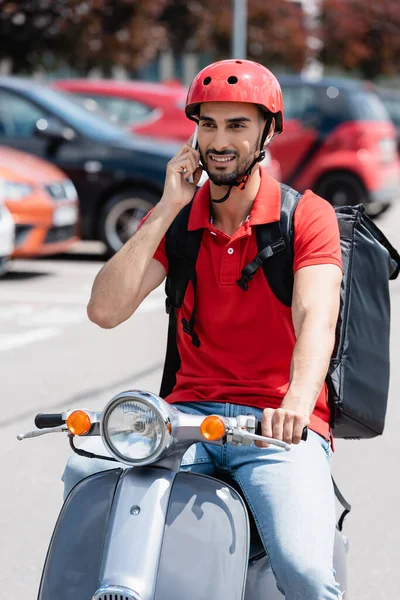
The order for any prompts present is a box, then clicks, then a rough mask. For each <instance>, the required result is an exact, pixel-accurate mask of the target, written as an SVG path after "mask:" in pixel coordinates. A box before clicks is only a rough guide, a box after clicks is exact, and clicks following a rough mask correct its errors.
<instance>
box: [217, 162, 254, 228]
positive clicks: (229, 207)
mask: <svg viewBox="0 0 400 600" xmlns="http://www.w3.org/2000/svg"><path fill="white" fill-rule="evenodd" d="M260 183H261V176H260V168H259V166H258V165H256V167H255V168H254V170H253V172H252V174H251V176H250V178H249V179H248V181H247V184H246V188H245V189H244V190H240V189H239V188H238V187H236V186H233V187H232V189H231V192H230V194H229V198H228V199H227V200H226V201H225V202H223V203H222V204H216V203H215V202H211V214H212V218H213V223H214V226H215V227H216V228H217V229H219V230H220V231H223V232H224V233H226V234H227V235H229V236H231V237H232V236H233V235H234V233H235V232H236V231H237V230H238V229H239V227H240V226H241V225H242V224H243V223H244V222H245V221H246V219H247V217H248V216H249V214H250V211H251V208H252V206H253V203H254V200H255V198H256V196H257V193H258V190H259V188H260ZM228 189H229V188H228V187H226V186H220V185H215V184H214V183H212V181H210V194H211V198H212V199H215V200H218V199H219V198H223V196H224V195H225V194H226V193H227V191H228Z"/></svg>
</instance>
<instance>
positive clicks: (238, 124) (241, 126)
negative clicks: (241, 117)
mask: <svg viewBox="0 0 400 600" xmlns="http://www.w3.org/2000/svg"><path fill="white" fill-rule="evenodd" d="M243 127H244V125H242V124H241V123H232V124H231V128H232V129H243Z"/></svg>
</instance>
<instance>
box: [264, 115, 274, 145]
mask: <svg viewBox="0 0 400 600" xmlns="http://www.w3.org/2000/svg"><path fill="white" fill-rule="evenodd" d="M274 135H275V119H272V123H271V127H270V128H269V132H268V135H267V137H266V138H265V142H264V148H267V147H268V146H269V145H270V143H271V142H272V138H273V137H274Z"/></svg>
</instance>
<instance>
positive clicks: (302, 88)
mask: <svg viewBox="0 0 400 600" xmlns="http://www.w3.org/2000/svg"><path fill="white" fill-rule="evenodd" d="M282 94H283V102H284V107H285V119H299V120H300V121H305V120H308V119H309V118H310V116H318V115H319V112H320V110H319V107H318V101H317V97H316V91H315V89H314V88H313V87H311V86H307V85H298V86H283V87H282Z"/></svg>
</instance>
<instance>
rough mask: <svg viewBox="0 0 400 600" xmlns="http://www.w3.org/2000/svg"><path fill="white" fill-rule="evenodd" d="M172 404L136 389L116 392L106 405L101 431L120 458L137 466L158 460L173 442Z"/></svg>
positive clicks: (112, 453)
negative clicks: (170, 407) (169, 408)
mask: <svg viewBox="0 0 400 600" xmlns="http://www.w3.org/2000/svg"><path fill="white" fill-rule="evenodd" d="M167 407H168V405H166V404H165V403H164V401H163V400H161V398H159V397H158V396H155V395H154V394H150V393H149V392H143V391H139V390H134V391H130V392H122V393H121V394H118V395H117V396H115V397H114V398H113V399H112V400H111V402H109V403H108V404H107V406H106V407H105V409H104V411H103V414H102V417H101V422H100V432H101V436H102V438H103V442H104V445H105V446H106V448H107V450H108V451H109V452H110V454H111V455H112V456H113V457H114V458H116V459H117V460H118V461H119V462H122V463H124V464H127V465H130V466H133V465H146V464H150V463H153V462H155V461H156V460H158V459H159V458H161V456H162V455H163V454H164V453H165V451H166V450H167V448H168V447H169V446H170V444H171V439H172V438H171V419H170V415H169V412H168V408H167Z"/></svg>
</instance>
